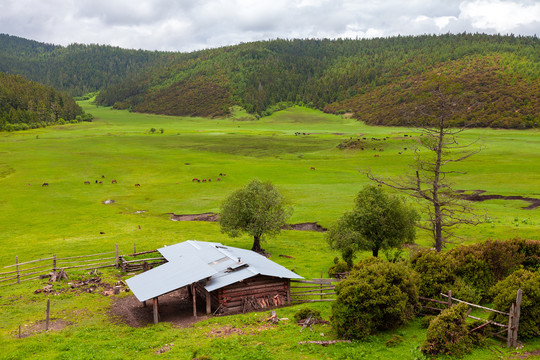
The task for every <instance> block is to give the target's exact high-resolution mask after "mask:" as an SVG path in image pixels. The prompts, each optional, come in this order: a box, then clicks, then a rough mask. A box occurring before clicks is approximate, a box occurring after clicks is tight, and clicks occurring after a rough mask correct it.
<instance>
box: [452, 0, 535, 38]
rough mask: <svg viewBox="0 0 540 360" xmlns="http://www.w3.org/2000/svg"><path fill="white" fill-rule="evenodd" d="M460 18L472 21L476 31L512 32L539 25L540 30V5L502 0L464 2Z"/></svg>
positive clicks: (461, 6)
mask: <svg viewBox="0 0 540 360" xmlns="http://www.w3.org/2000/svg"><path fill="white" fill-rule="evenodd" d="M460 10H461V14H460V18H462V19H464V20H468V21H470V23H471V24H472V26H474V27H475V28H476V29H479V30H480V29H494V30H497V31H498V32H501V33H506V32H512V31H513V30H514V29H516V28H518V27H519V26H521V25H528V24H532V23H536V24H538V28H537V29H539V30H540V3H538V2H533V3H530V2H518V1H501V0H475V1H464V2H463V3H462V4H461V5H460Z"/></svg>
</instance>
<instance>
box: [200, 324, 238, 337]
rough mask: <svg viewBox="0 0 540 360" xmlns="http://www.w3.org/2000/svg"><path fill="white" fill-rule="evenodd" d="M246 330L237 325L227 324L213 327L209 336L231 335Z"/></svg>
mask: <svg viewBox="0 0 540 360" xmlns="http://www.w3.org/2000/svg"><path fill="white" fill-rule="evenodd" d="M243 334H244V332H243V331H242V330H241V329H238V328H237V327H234V326H230V325H225V326H220V327H214V328H212V329H211V330H210V331H209V332H208V333H207V334H206V336H207V337H211V338H217V337H229V336H231V335H243Z"/></svg>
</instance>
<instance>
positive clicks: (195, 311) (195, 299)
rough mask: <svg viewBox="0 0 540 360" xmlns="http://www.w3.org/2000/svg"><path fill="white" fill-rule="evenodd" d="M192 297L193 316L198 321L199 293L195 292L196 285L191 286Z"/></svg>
mask: <svg viewBox="0 0 540 360" xmlns="http://www.w3.org/2000/svg"><path fill="white" fill-rule="evenodd" d="M191 295H192V297H193V316H194V317H195V319H197V292H196V290H195V284H191Z"/></svg>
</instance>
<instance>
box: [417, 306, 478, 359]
mask: <svg viewBox="0 0 540 360" xmlns="http://www.w3.org/2000/svg"><path fill="white" fill-rule="evenodd" d="M468 309H469V307H468V305H466V304H457V305H454V306H452V307H451V308H450V309H447V310H444V311H443V312H441V314H440V315H438V316H437V317H436V318H435V319H433V320H432V321H431V322H430V324H429V327H428V330H427V334H426V340H425V341H424V342H423V343H422V346H421V350H422V352H423V353H424V354H429V355H441V354H447V355H452V356H461V355H464V354H467V353H469V352H471V351H472V345H473V339H472V338H471V337H470V336H469V331H468V328H467V324H466V319H467V310H468Z"/></svg>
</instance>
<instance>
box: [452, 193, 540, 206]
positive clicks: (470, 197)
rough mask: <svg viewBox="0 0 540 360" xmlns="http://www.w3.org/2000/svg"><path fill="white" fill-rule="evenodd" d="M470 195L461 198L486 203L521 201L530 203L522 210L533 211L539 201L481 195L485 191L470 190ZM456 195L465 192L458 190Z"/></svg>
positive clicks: (528, 198) (517, 197) (538, 204)
mask: <svg viewBox="0 0 540 360" xmlns="http://www.w3.org/2000/svg"><path fill="white" fill-rule="evenodd" d="M472 191H473V193H472V194H463V195H461V197H462V198H463V199H465V200H468V201H486V200H522V201H527V202H529V203H530V205H529V206H526V207H524V208H523V210H534V209H536V208H537V207H539V206H540V199H536V198H531V197H523V196H518V195H515V196H504V195H482V194H483V193H485V192H486V190H472ZM457 192H458V193H464V192H465V190H459V191H457Z"/></svg>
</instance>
